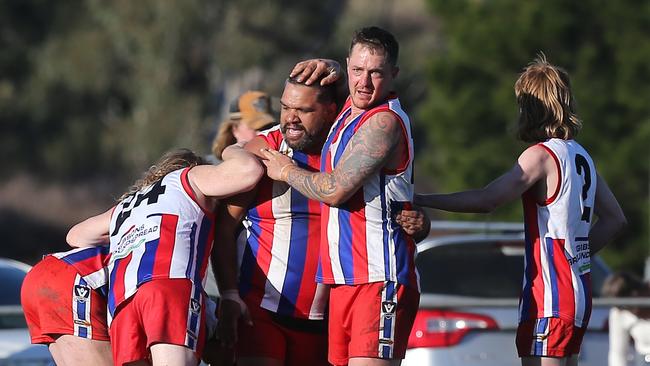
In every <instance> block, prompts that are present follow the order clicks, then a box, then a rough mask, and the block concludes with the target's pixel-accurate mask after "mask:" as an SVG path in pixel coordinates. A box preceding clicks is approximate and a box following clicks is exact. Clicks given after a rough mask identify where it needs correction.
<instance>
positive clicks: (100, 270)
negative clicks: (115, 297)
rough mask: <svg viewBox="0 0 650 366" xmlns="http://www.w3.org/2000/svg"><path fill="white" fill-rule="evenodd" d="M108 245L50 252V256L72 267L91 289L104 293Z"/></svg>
mask: <svg viewBox="0 0 650 366" xmlns="http://www.w3.org/2000/svg"><path fill="white" fill-rule="evenodd" d="M109 249H110V248H109V246H108V245H102V246H97V247H84V248H76V249H72V250H68V251H67V252H58V253H52V254H50V255H51V256H53V257H55V258H57V259H59V260H62V261H64V262H65V263H67V264H69V265H71V266H72V267H74V269H75V270H76V271H77V273H79V276H80V277H81V280H83V281H84V282H85V284H86V285H88V286H89V287H90V288H92V289H93V290H98V291H99V293H100V294H103V295H106V294H107V290H108V269H107V268H106V265H107V264H108V258H109V256H110V255H109Z"/></svg>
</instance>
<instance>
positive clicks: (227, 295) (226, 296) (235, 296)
mask: <svg viewBox="0 0 650 366" xmlns="http://www.w3.org/2000/svg"><path fill="white" fill-rule="evenodd" d="M219 297H221V300H230V301H234V302H236V303H237V304H239V309H240V310H241V313H242V315H243V314H244V312H245V311H246V309H247V307H246V303H244V301H243V300H242V299H241V297H239V291H238V290H226V291H224V292H223V293H221V294H220V295H219Z"/></svg>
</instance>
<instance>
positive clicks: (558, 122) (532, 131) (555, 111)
mask: <svg viewBox="0 0 650 366" xmlns="http://www.w3.org/2000/svg"><path fill="white" fill-rule="evenodd" d="M515 95H516V96H517V104H519V124H518V129H517V137H518V138H519V139H521V140H522V141H525V142H540V141H545V140H547V139H549V138H552V137H556V138H560V139H563V140H570V139H573V138H575V137H576V136H577V135H578V132H579V131H580V128H581V127H582V122H581V121H580V119H578V116H577V115H576V113H575V101H574V98H573V95H572V93H571V85H570V82H569V75H568V74H567V72H566V71H564V70H563V69H561V68H559V67H557V66H553V65H551V64H550V63H549V62H548V61H546V56H545V55H544V54H543V53H540V54H539V55H538V56H537V58H536V59H535V60H534V61H533V62H532V63H530V64H528V66H527V67H526V68H525V69H524V72H523V73H522V74H521V75H520V76H519V79H517V82H516V83H515Z"/></svg>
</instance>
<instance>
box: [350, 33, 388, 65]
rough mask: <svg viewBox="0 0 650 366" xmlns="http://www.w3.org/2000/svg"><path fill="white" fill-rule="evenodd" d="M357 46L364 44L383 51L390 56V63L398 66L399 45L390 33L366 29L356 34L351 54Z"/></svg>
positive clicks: (353, 38) (351, 45)
mask: <svg viewBox="0 0 650 366" xmlns="http://www.w3.org/2000/svg"><path fill="white" fill-rule="evenodd" d="M356 44H363V45H366V46H368V47H370V48H373V49H380V50H383V51H384V52H385V53H386V55H387V56H388V62H389V63H390V64H391V66H393V67H394V66H397V56H398V55H399V44H398V43H397V40H396V39H395V36H393V35H392V34H391V33H390V32H389V31H387V30H385V29H381V28H379V27H375V26H372V27H364V28H361V29H358V30H356V31H355V32H354V36H352V42H351V43H350V52H352V48H354V46H355V45H356Z"/></svg>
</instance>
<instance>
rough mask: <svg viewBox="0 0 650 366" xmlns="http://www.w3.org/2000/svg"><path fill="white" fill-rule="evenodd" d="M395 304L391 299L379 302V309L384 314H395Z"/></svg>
mask: <svg viewBox="0 0 650 366" xmlns="http://www.w3.org/2000/svg"><path fill="white" fill-rule="evenodd" d="M395 308H396V304H395V303H394V302H392V301H384V302H382V303H381V311H382V312H383V313H385V314H395Z"/></svg>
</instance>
